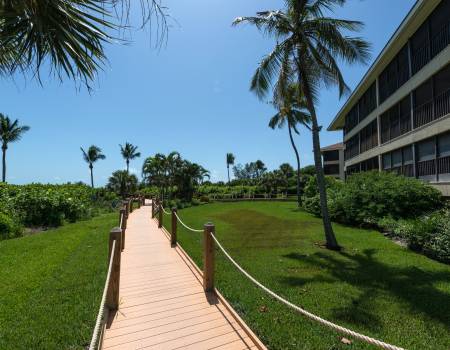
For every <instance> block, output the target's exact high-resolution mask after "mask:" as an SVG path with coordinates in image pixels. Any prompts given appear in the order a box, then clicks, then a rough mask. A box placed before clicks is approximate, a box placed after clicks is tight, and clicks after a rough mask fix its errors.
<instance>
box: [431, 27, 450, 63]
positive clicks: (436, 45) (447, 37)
mask: <svg viewBox="0 0 450 350" xmlns="http://www.w3.org/2000/svg"><path fill="white" fill-rule="evenodd" d="M449 44H450V22H449V23H447V24H446V25H445V26H444V27H443V28H442V29H441V31H440V32H439V33H437V34H436V35H435V36H433V38H432V39H431V55H432V57H434V56H436V55H437V54H438V53H439V52H441V51H442V50H444V49H445V48H446V47H447V45H449Z"/></svg>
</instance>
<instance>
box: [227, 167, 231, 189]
mask: <svg viewBox="0 0 450 350" xmlns="http://www.w3.org/2000/svg"><path fill="white" fill-rule="evenodd" d="M227 171H228V185H229V184H230V165H229V164H227Z"/></svg>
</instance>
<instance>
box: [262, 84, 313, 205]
mask: <svg viewBox="0 0 450 350" xmlns="http://www.w3.org/2000/svg"><path fill="white" fill-rule="evenodd" d="M279 97H280V98H277V99H276V101H275V102H274V106H276V107H277V108H278V113H277V114H275V115H274V116H273V117H272V118H271V119H270V122H269V126H270V127H271V128H272V129H275V128H276V127H278V128H279V129H282V128H283V127H284V126H285V125H287V128H288V132H289V140H290V141H291V145H292V148H293V149H294V152H295V158H296V160H297V204H298V206H299V207H300V205H301V203H302V201H301V196H300V155H299V153H298V149H297V146H296V145H295V142H294V137H293V135H292V131H294V132H295V133H296V134H297V135H299V134H300V133H299V131H298V128H297V126H298V125H303V126H305V127H307V128H308V129H310V127H309V124H310V122H311V116H310V114H309V113H308V111H307V110H306V103H305V100H304V99H302V100H301V101H298V86H297V85H290V86H288V87H286V89H285V92H284V94H283V96H282V97H281V96H279ZM310 130H311V129H310Z"/></svg>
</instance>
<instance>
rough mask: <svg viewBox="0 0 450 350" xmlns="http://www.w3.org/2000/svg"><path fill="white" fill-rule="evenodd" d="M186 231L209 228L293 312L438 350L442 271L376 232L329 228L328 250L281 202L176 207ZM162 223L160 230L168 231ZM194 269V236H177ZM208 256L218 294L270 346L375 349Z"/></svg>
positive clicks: (444, 330)
mask: <svg viewBox="0 0 450 350" xmlns="http://www.w3.org/2000/svg"><path fill="white" fill-rule="evenodd" d="M178 214H179V216H180V217H181V218H182V219H183V221H184V222H185V223H186V224H187V225H188V226H190V227H194V228H199V227H201V225H202V223H204V222H205V221H213V222H214V223H215V224H216V236H217V238H218V240H219V241H220V242H221V243H222V244H223V246H224V247H225V249H226V250H227V251H228V252H229V253H230V255H231V256H232V257H233V258H235V260H236V261H237V262H238V263H239V264H241V265H242V266H243V267H244V268H245V269H246V270H247V271H248V272H250V274H251V275H252V276H253V277H256V279H258V280H259V281H261V282H262V283H263V284H264V285H266V286H268V287H269V288H270V289H272V290H274V291H275V292H276V293H277V294H278V295H281V296H283V297H285V298H286V299H288V300H289V301H292V302H293V303H294V304H296V305H298V306H302V307H304V308H305V309H306V310H308V311H311V312H313V313H314V314H316V315H319V316H321V317H323V318H325V319H328V320H331V321H333V322H335V323H337V324H339V325H342V326H345V327H347V328H350V329H351V330H354V331H357V332H360V333H363V334H366V335H368V336H371V337H373V338H376V339H380V340H383V341H385V342H388V343H391V344H395V345H397V346H399V347H403V348H406V349H410V350H413V349H414V350H416V349H417V350H419V349H420V350H422V349H433V350H435V349H442V350H444V349H445V350H447V349H448V344H449V342H450V334H449V333H448V325H449V324H450V319H449V316H450V312H449V311H450V310H449V309H448V308H447V307H446V306H444V305H449V303H450V268H449V267H448V265H445V264H441V263H438V262H436V261H433V260H431V259H428V258H426V257H425V256H422V255H420V254H416V253H414V252H412V251H410V250H408V249H406V248H403V247H400V246H398V245H396V244H395V243H393V242H392V241H390V240H389V239H386V238H385V237H383V236H382V235H381V234H380V233H378V232H375V231H371V230H363V229H355V228H349V227H345V226H342V225H335V229H336V232H337V233H338V234H339V237H340V238H341V240H342V242H343V245H344V247H345V249H344V251H343V252H341V253H336V252H330V251H327V250H326V249H323V248H321V247H320V245H318V243H319V242H321V241H322V240H323V236H322V234H321V233H322V231H321V223H320V219H318V218H315V217H312V216H311V215H309V214H307V213H305V212H302V211H299V210H298V209H296V208H295V204H289V203H259V204H256V203H250V202H247V203H245V202H242V203H239V204H237V203H233V204H229V203H227V204H223V203H220V204H218V203H215V204H210V205H204V206H198V207H191V208H187V209H183V210H180V211H179V212H178ZM170 221H171V220H170V216H169V215H165V217H164V224H165V227H166V228H167V229H168V230H169V231H170V229H171V222H170ZM178 240H179V241H180V243H181V245H182V246H183V247H184V249H186V251H187V252H188V253H189V255H190V256H191V257H192V258H193V260H194V261H195V263H196V264H198V265H199V266H201V267H202V264H203V261H202V253H201V252H202V235H201V234H200V235H199V234H196V233H195V232H188V230H186V229H185V228H183V227H180V228H179V229H178ZM221 255H222V254H221V252H218V253H217V254H216V260H217V262H216V283H217V285H218V288H219V290H220V291H221V292H222V293H223V294H224V295H225V297H226V298H227V300H229V301H230V302H231V304H232V305H233V307H234V308H235V309H236V310H238V311H239V314H240V315H241V316H242V317H243V319H244V320H245V321H246V322H247V324H248V325H249V326H250V327H251V328H252V329H253V330H254V331H255V332H256V333H257V334H258V336H260V337H261V340H263V341H264V343H265V344H267V346H269V347H270V348H271V349H348V348H353V349H375V347H374V346H372V345H369V344H366V343H364V342H361V341H358V340H356V339H355V338H353V337H350V336H347V337H348V338H350V340H351V342H352V344H351V345H348V344H344V343H342V342H341V338H342V335H340V334H339V333H336V332H334V331H332V330H330V329H328V328H327V327H324V326H322V325H318V324H317V323H315V322H312V321H309V320H308V319H305V318H304V317H301V316H299V315H298V314H296V313H295V312H293V311H291V310H289V308H287V307H286V306H284V305H281V304H280V302H278V301H275V300H273V299H272V298H271V297H269V296H268V295H267V294H266V293H264V292H263V291H261V290H259V288H255V286H254V285H253V284H252V283H250V282H249V281H248V280H247V279H246V277H244V276H242V275H241V274H240V273H238V272H237V271H236V268H235V266H231V263H229V261H228V260H227V259H226V258H224V257H223V256H221Z"/></svg>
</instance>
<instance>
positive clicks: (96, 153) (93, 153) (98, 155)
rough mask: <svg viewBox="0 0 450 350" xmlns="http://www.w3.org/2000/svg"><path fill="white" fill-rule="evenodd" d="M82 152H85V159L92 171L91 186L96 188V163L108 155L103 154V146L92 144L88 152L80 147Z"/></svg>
mask: <svg viewBox="0 0 450 350" xmlns="http://www.w3.org/2000/svg"><path fill="white" fill-rule="evenodd" d="M80 149H81V152H83V159H84V161H85V162H86V163H88V164H89V169H90V171H91V186H92V188H94V171H93V169H94V163H95V162H96V161H98V160H100V159H105V158H106V156H105V155H104V154H102V150H101V148H99V147H97V146H94V145H92V146H91V147H89V148H88V150H87V152H86V151H85V150H84V149H83V147H80Z"/></svg>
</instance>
